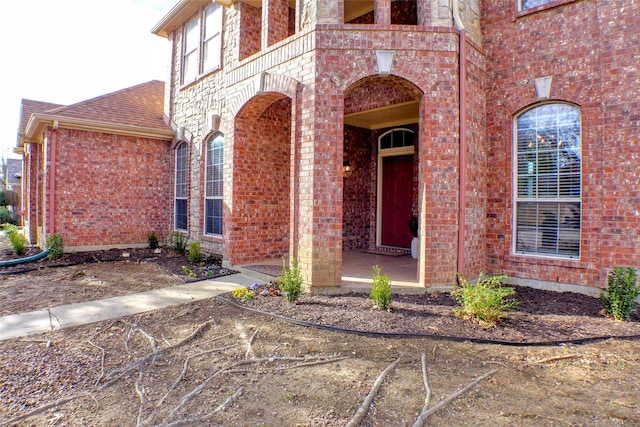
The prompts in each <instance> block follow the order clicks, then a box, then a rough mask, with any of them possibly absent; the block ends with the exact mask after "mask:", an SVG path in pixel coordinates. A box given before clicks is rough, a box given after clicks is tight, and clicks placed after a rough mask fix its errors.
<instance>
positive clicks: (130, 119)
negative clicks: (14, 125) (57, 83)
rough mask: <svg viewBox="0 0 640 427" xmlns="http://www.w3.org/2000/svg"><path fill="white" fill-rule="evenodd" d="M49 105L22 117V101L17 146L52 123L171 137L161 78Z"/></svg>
mask: <svg viewBox="0 0 640 427" xmlns="http://www.w3.org/2000/svg"><path fill="white" fill-rule="evenodd" d="M24 101H27V100H23V102H24ZM35 102H36V101H28V103H29V107H30V108H31V107H37V105H36V104H32V103H35ZM41 104H43V105H44V104H46V103H41ZM50 105H53V106H54V108H50V109H47V110H44V111H42V110H40V111H34V112H33V113H31V114H30V115H29V116H26V118H25V113H24V110H25V106H24V104H23V114H22V122H21V124H20V129H21V130H22V129H23V132H22V133H21V135H20V138H19V140H18V147H19V148H21V147H22V146H23V145H24V142H28V141H29V140H31V139H33V138H37V135H38V133H39V131H40V130H41V129H42V128H43V127H44V126H51V125H57V126H60V127H68V128H72V129H84V130H94V131H99V132H108V133H117V134H125V135H134V136H142V137H149V138H157V139H165V140H170V139H172V138H173V130H172V129H171V127H170V126H168V125H167V124H166V123H165V121H164V114H163V111H164V82H161V81H158V80H152V81H150V82H147V83H142V84H139V85H136V86H132V87H129V88H126V89H122V90H119V91H117V92H112V93H109V94H106V95H102V96H98V97H96V98H92V99H88V100H86V101H82V102H78V103H76V104H72V105H68V106H60V105H57V104H50Z"/></svg>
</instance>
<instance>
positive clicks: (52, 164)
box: [45, 120, 59, 238]
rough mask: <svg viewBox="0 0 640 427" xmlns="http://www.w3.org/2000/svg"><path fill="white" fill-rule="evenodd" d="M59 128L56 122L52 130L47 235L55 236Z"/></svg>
mask: <svg viewBox="0 0 640 427" xmlns="http://www.w3.org/2000/svg"><path fill="white" fill-rule="evenodd" d="M58 126H59V123H58V121H57V120H56V121H54V122H53V128H52V130H51V148H50V150H51V155H50V156H49V157H50V160H49V227H47V231H48V233H46V234H54V233H55V232H56V223H55V215H54V209H55V202H56V146H57V142H58ZM45 238H46V236H45Z"/></svg>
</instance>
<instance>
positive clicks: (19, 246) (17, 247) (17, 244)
mask: <svg viewBox="0 0 640 427" xmlns="http://www.w3.org/2000/svg"><path fill="white" fill-rule="evenodd" d="M2 228H3V229H4V233H5V235H6V236H7V239H9V243H11V247H12V248H13V253H14V254H16V255H22V254H23V253H24V251H25V247H26V241H25V239H24V236H22V234H20V233H19V232H18V227H16V226H15V225H13V224H3V225H2Z"/></svg>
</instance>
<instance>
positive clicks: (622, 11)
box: [152, 0, 640, 291]
mask: <svg viewBox="0 0 640 427" xmlns="http://www.w3.org/2000/svg"><path fill="white" fill-rule="evenodd" d="M638 22H640V6H639V5H638V4H636V3H632V4H629V3H628V2H625V1H622V0H612V1H609V0H607V1H604V0H589V1H588V0H555V1H552V0H500V1H491V2H489V1H484V2H481V1H479V0H453V1H450V0H444V1H443V0H412V1H404V0H371V1H348V0H313V1H312V0H290V1H289V0H262V1H258V0H253V1H251V0H246V1H245V0H240V1H229V2H226V1H224V0H219V1H217V2H212V1H204V0H203V1H180V2H179V3H177V4H176V6H175V7H174V8H173V9H172V10H171V11H170V12H169V13H168V14H167V15H166V16H165V17H164V18H163V19H162V20H161V21H160V22H159V23H158V24H157V25H156V26H155V28H154V29H153V30H152V31H153V33H155V34H157V35H159V36H162V37H166V38H167V39H168V41H169V42H170V43H171V47H172V50H171V51H172V56H171V67H170V73H169V76H168V78H169V84H168V85H167V87H166V90H167V93H166V96H165V114H166V115H167V116H168V117H169V118H170V120H171V122H172V126H174V127H175V128H176V129H177V130H178V132H177V140H178V142H177V144H175V148H174V150H173V154H172V156H173V158H174V159H175V165H176V167H177V169H178V171H177V172H176V173H175V174H174V176H175V177H176V179H175V180H174V182H173V196H172V201H171V202H172V204H173V206H174V228H175V229H178V230H183V231H184V232H185V233H188V234H189V236H190V237H191V238H192V239H198V240H201V241H202V242H203V245H204V247H205V248H206V249H207V250H210V251H216V252H221V253H223V254H224V256H225V259H226V260H227V261H228V262H229V263H230V264H232V265H237V264H246V263H251V262H257V261H262V260H267V259H273V258H278V257H281V256H283V255H287V254H288V255H289V256H290V257H292V258H296V259H298V260H299V262H300V265H301V267H302V271H303V275H304V278H305V281H306V283H308V284H311V285H312V287H313V290H314V291H322V290H324V289H326V288H331V287H335V286H340V283H341V274H342V267H343V262H342V261H343V253H346V252H345V251H349V250H362V249H367V248H376V247H394V248H395V247H400V248H406V247H408V246H409V242H410V240H411V235H410V234H409V230H408V227H407V221H408V220H409V219H410V218H411V217H412V216H413V215H416V216H417V217H418V219H419V236H420V239H419V254H420V255H419V259H418V262H417V266H416V272H415V273H416V277H417V282H418V283H419V284H420V285H421V286H436V285H447V284H451V283H453V282H454V281H455V280H456V272H463V273H464V274H466V275H467V276H469V277H476V276H477V275H478V274H479V273H480V272H481V271H487V272H490V273H505V274H508V275H509V276H511V277H512V278H513V280H514V281H515V282H520V283H524V284H531V285H535V286H543V287H545V286H550V287H552V288H557V287H558V284H563V285H569V286H570V285H577V286H578V287H580V286H581V287H585V286H586V287H587V288H589V287H591V289H593V287H602V286H604V285H605V278H606V275H607V273H608V271H609V269H610V268H611V267H613V266H614V265H630V266H638V264H639V263H640V262H639V260H640V211H639V209H640V198H639V197H640V182H639V181H640V173H639V172H640V167H639V166H638V153H639V152H640V141H639V138H638V126H639V123H640V115H638V111H639V107H640V104H639V103H638V102H639V101H638V100H639V99H640V84H639V80H640V78H639V77H640V76H639V72H638V64H639V63H640V25H637V23H638ZM346 166H348V169H349V172H348V173H347V172H346V171H345V169H346V168H345V167H346ZM392 280H393V278H392Z"/></svg>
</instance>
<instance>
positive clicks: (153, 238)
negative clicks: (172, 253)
mask: <svg viewBox="0 0 640 427" xmlns="http://www.w3.org/2000/svg"><path fill="white" fill-rule="evenodd" d="M147 240H148V241H149V248H151V249H158V236H157V235H156V232H155V231H151V232H149V234H148V235H147Z"/></svg>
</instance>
